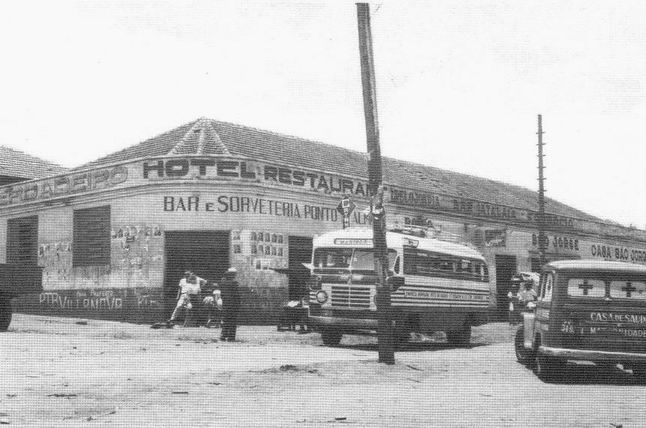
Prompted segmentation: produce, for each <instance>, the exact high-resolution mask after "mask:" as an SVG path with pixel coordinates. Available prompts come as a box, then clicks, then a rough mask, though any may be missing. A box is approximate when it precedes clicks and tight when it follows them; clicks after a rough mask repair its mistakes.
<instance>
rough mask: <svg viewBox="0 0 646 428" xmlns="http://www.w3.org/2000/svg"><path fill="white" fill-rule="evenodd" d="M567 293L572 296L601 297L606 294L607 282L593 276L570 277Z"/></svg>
mask: <svg viewBox="0 0 646 428" xmlns="http://www.w3.org/2000/svg"><path fill="white" fill-rule="evenodd" d="M567 294H568V296H571V297H586V298H600V297H605V296H606V282H605V281H604V280H601V279H592V278H570V279H568V281H567Z"/></svg>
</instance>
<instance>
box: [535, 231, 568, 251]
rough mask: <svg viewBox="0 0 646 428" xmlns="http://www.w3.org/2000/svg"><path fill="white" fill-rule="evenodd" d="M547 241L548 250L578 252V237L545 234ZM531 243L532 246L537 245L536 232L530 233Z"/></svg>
mask: <svg viewBox="0 0 646 428" xmlns="http://www.w3.org/2000/svg"><path fill="white" fill-rule="evenodd" d="M547 242H548V247H547V249H548V250H551V251H554V252H563V251H565V252H567V251H571V252H576V253H578V252H579V239H578V238H573V237H571V236H565V235H559V236H557V235H548V236H547ZM532 245H533V246H534V247H538V234H536V233H533V234H532Z"/></svg>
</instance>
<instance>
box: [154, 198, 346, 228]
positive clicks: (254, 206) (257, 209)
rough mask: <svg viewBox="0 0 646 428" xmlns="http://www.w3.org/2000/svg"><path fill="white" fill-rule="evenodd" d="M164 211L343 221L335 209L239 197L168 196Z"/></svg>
mask: <svg viewBox="0 0 646 428" xmlns="http://www.w3.org/2000/svg"><path fill="white" fill-rule="evenodd" d="M162 207H163V211H165V212H177V211H180V212H188V211H194V212H198V211H202V212H209V213H223V214H224V213H249V214H259V215H270V216H277V217H294V218H304V219H311V220H319V221H332V222H335V221H337V220H338V219H339V213H338V212H337V210H336V209H335V208H331V207H325V206H322V205H311V204H303V203H298V202H286V201H281V200H276V199H266V198H257V197H250V196H237V195H219V196H217V197H215V198H214V199H212V200H211V199H209V200H206V199H204V198H200V197H199V196H164V197H163V201H162Z"/></svg>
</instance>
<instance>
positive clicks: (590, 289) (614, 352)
mask: <svg viewBox="0 0 646 428" xmlns="http://www.w3.org/2000/svg"><path fill="white" fill-rule="evenodd" d="M536 291H537V300H536V302H535V303H534V302H532V304H530V305H529V308H528V310H527V311H525V312H524V313H523V324H522V325H521V327H520V328H519V329H518V331H517V332H516V338H515V350H516V357H517V359H518V361H519V362H521V363H523V364H527V365H532V366H533V368H534V371H535V373H536V374H537V375H538V376H539V377H540V378H541V379H543V380H550V379H554V378H556V377H558V376H559V375H562V374H563V373H564V371H565V369H566V363H567V362H568V361H569V360H579V361H589V362H593V363H595V364H597V365H607V366H610V365H612V366H614V365H617V364H621V365H622V366H623V367H624V369H631V370H632V372H633V375H634V376H636V377H638V378H639V379H640V380H646V266H642V265H636V264H631V263H622V262H611V261H597V260H562V261H555V262H551V263H548V264H546V265H545V266H543V268H542V271H541V279H540V283H539V287H538V290H536Z"/></svg>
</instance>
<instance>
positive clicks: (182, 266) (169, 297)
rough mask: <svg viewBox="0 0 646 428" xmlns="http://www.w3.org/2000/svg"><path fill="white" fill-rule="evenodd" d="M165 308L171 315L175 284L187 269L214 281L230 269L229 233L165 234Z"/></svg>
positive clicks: (206, 231)
mask: <svg viewBox="0 0 646 428" xmlns="http://www.w3.org/2000/svg"><path fill="white" fill-rule="evenodd" d="M164 252H165V255H166V269H165V274H164V306H165V310H166V315H170V313H171V312H172V311H173V308H174V307H175V303H176V301H177V290H178V288H177V284H178V283H179V280H180V279H181V278H182V277H183V276H184V272H185V271H187V270H190V271H192V272H193V273H195V275H197V276H199V277H201V278H204V279H208V280H210V281H217V280H219V279H220V278H221V277H222V274H223V273H224V272H225V271H226V270H227V269H228V268H229V231H219V230H218V231H216V230H199V231H193V230H192V231H177V232H174V231H171V232H165V248H164Z"/></svg>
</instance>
